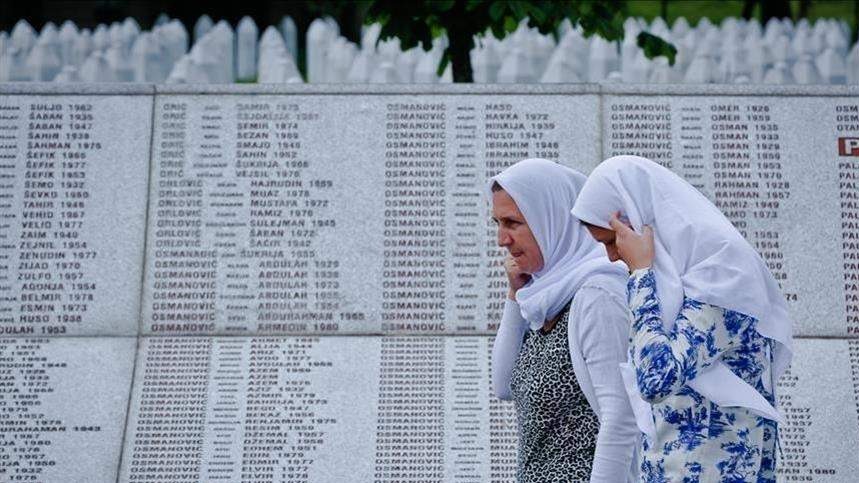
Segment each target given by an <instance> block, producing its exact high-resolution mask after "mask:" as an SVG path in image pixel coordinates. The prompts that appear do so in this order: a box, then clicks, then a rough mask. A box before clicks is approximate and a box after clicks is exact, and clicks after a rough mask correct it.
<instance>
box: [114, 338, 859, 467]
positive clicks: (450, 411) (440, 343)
mask: <svg viewBox="0 0 859 483" xmlns="http://www.w3.org/2000/svg"><path fill="white" fill-rule="evenodd" d="M491 344H492V339H491V338H490V337H485V336H476V337H431V336H413V337H337V336H332V337H258V338H248V337H220V338H210V337H177V338H162V337H155V338H153V337H149V338H145V339H144V343H143V346H142V351H141V355H140V357H139V358H138V367H137V375H138V377H137V380H136V381H135V387H134V391H133V403H132V409H131V414H130V418H129V425H128V429H127V436H126V443H125V450H124V461H123V469H122V473H121V474H122V477H121V478H120V481H168V480H169V481H198V480H200V479H204V480H208V481H218V480H223V481H254V482H274V481H295V482H298V481H326V482H332V483H334V482H341V481H342V482H348V481H376V482H394V481H398V482H415V483H416V482H425V481H499V482H500V481H510V479H511V478H514V475H515V469H516V445H517V441H518V440H517V431H516V420H515V412H514V410H513V405H512V403H511V402H508V401H499V400H497V399H496V398H495V397H494V396H493V395H492V394H491V388H490V372H489V370H490V368H489V360H490V352H491ZM821 388H825V390H821ZM777 392H778V395H779V401H780V405H781V408H782V411H783V412H784V414H785V417H786V421H787V422H786V424H785V425H784V426H783V427H782V428H780V435H781V447H782V451H783V456H782V457H781V461H780V462H779V475H780V478H781V481H831V482H840V481H848V480H849V475H852V474H854V473H855V472H856V471H857V470H859V456H857V455H856V451H855V448H856V447H857V445H859V341H854V340H850V341H847V340H825V339H798V340H797V341H796V358H795V362H794V364H793V367H792V369H791V370H790V372H789V373H788V374H786V375H785V377H784V378H783V379H782V380H781V381H780V382H779V385H778V391H777ZM833 435H838V436H837V437H833Z"/></svg>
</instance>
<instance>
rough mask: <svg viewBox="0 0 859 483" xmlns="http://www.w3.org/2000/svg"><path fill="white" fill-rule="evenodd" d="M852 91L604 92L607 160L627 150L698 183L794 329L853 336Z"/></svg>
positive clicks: (857, 114) (858, 216)
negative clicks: (763, 270)
mask: <svg viewBox="0 0 859 483" xmlns="http://www.w3.org/2000/svg"><path fill="white" fill-rule="evenodd" d="M851 140H856V141H857V143H859V101H857V99H856V97H855V96H854V97H822V96H821V97H804V96H785V97H764V96H757V97H752V96H719V95H715V96H713V95H710V96H695V95H689V96H668V95H650V96H642V95H637V96H622V95H611V96H605V97H604V98H603V152H604V154H605V156H606V157H609V156H613V155H617V154H638V155H641V156H644V157H647V158H649V159H652V160H654V161H657V162H660V163H661V164H663V165H665V166H667V167H669V168H670V169H672V170H673V171H675V172H676V173H678V174H680V175H681V176H683V177H684V178H685V179H686V180H687V181H689V182H690V183H691V184H692V185H694V186H695V187H696V188H698V189H700V190H701V191H702V192H703V193H704V194H705V195H706V196H707V197H708V198H709V199H710V200H711V201H713V202H714V203H715V204H716V206H718V207H719V208H720V209H721V210H722V212H723V213H724V214H725V216H726V217H727V218H728V219H729V220H730V221H731V222H733V223H734V225H735V226H736V227H737V228H738V229H739V230H740V231H741V232H742V233H743V235H744V236H745V237H746V239H747V240H748V241H749V243H751V244H752V245H753V246H754V247H755V248H756V249H757V250H758V251H759V252H760V254H761V256H762V257H763V258H764V259H765V260H766V262H767V265H768V266H769V268H770V271H771V272H772V273H773V275H774V276H775V277H776V279H777V280H778V281H779V283H780V284H781V287H782V290H783V292H784V293H785V296H786V297H787V300H788V304H789V307H790V312H791V316H792V317H793V320H794V333H795V335H804V336H838V337H856V336H857V335H859V144H856V146H855V147H854V146H853V144H851V143H852V141H851Z"/></svg>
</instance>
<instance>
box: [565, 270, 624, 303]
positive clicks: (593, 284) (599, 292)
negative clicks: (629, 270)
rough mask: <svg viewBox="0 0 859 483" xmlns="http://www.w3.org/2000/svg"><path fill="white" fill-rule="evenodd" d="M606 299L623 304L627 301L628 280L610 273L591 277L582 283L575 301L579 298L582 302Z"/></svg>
mask: <svg viewBox="0 0 859 483" xmlns="http://www.w3.org/2000/svg"><path fill="white" fill-rule="evenodd" d="M604 297H608V298H614V299H617V301H620V302H621V303H623V302H624V301H625V300H626V279H625V278H623V277H621V276H618V275H615V274H608V273H597V274H594V275H591V276H590V277H588V278H587V279H585V281H584V282H582V285H581V286H580V287H579V290H578V291H577V292H576V296H575V297H574V298H573V301H574V302H575V300H576V298H578V299H579V301H580V302H590V301H592V300H593V299H598V298H604Z"/></svg>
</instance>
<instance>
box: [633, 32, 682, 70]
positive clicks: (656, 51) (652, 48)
mask: <svg viewBox="0 0 859 483" xmlns="http://www.w3.org/2000/svg"><path fill="white" fill-rule="evenodd" d="M637 43H638V46H639V47H640V48H641V49H642V50H644V55H646V56H647V58H649V59H652V58H654V57H659V56H661V55H664V56H665V57H668V64H669V65H674V60H675V57H676V56H677V49H676V48H675V47H674V46H673V45H671V44H669V43H668V42H666V41H664V40H662V39H661V38H660V37H657V36H655V35H653V34H650V33H648V32H641V33H640V34H638V39H637Z"/></svg>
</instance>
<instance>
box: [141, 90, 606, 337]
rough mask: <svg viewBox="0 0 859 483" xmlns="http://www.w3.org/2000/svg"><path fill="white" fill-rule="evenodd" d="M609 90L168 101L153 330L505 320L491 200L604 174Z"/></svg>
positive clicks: (313, 329) (479, 327)
mask: <svg viewBox="0 0 859 483" xmlns="http://www.w3.org/2000/svg"><path fill="white" fill-rule="evenodd" d="M597 112H598V100H597V97H596V96H595V95H592V94H583V95H568V96H558V95H530V96H516V95H509V96H505V95H496V96H486V97H482V96H468V95H461V96H456V95H449V96H432V95H424V96H420V95H400V96H395V95H370V96H336V95H324V96H314V95H307V96H300V97H297V96H264V95H258V96H246V95H206V96H185V95H160V96H158V98H157V100H156V103H155V116H154V118H155V129H154V134H153V135H154V138H153V143H154V145H155V146H157V148H156V149H155V150H154V151H153V159H152V184H151V191H150V198H149V202H150V209H149V213H150V217H149V230H148V243H147V247H148V248H147V257H146V260H147V263H146V278H145V282H144V286H145V288H144V296H143V311H142V313H143V315H142V331H143V333H146V334H201V333H202V334H215V333H218V334H233V333H235V334H267V333H268V334H278V333H322V334H325V333H368V332H369V333H379V332H385V333H474V332H484V333H485V332H487V331H491V330H494V327H493V326H492V324H491V323H487V320H488V321H492V322H497V320H498V319H499V318H500V313H501V308H502V307H501V306H502V303H501V302H502V301H503V293H504V290H505V289H504V283H505V282H504V280H505V279H504V276H503V272H502V267H501V266H500V260H501V259H502V257H503V255H502V251H501V250H499V249H498V247H497V246H496V244H495V229H494V226H492V224H491V221H490V219H489V216H488V205H487V203H486V198H485V195H484V192H483V190H484V189H485V185H486V182H487V180H488V178H489V177H490V176H492V175H494V174H495V173H497V172H499V171H501V170H502V169H503V168H504V167H506V166H508V165H510V164H512V163H514V162H516V161H518V160H520V159H523V158H527V157H543V158H549V159H553V160H557V161H559V162H564V163H570V164H571V165H572V166H573V167H576V168H578V169H580V170H582V171H585V172H587V171H590V169H592V168H593V166H594V165H595V164H596V163H597V162H598V154H599V153H598V150H599V143H598V142H595V140H597V139H598V138H599V133H598V127H599V123H598V116H596V115H595V114H596V113H597Z"/></svg>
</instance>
